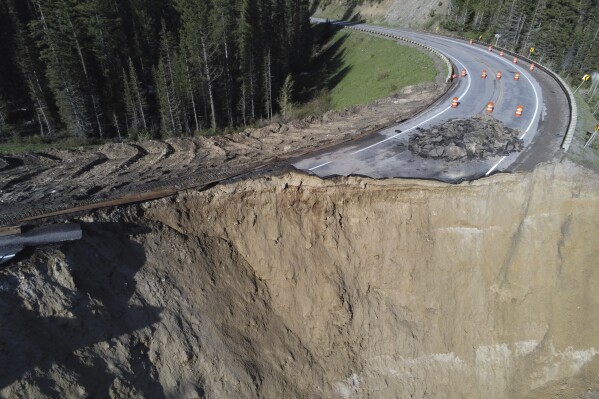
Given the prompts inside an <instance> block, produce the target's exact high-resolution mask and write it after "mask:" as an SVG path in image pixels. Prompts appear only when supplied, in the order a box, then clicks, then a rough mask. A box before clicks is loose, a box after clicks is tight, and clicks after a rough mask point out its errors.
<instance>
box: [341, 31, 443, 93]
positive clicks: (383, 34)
mask: <svg viewBox="0 0 599 399" xmlns="http://www.w3.org/2000/svg"><path fill="white" fill-rule="evenodd" d="M344 28H345V29H353V30H357V31H360V32H366V33H370V34H373V35H378V36H383V37H388V38H390V39H396V40H401V41H404V42H406V43H410V44H413V45H415V46H419V47H422V48H424V49H425V50H427V51H430V52H431V53H433V54H434V55H436V56H437V57H439V58H441V60H442V61H443V62H444V63H445V65H446V66H447V78H446V79H445V82H446V83H449V82H451V76H452V75H453V72H454V69H453V64H452V63H451V61H450V60H449V58H447V57H446V56H445V55H444V54H442V53H440V52H439V51H437V50H436V49H434V48H432V47H430V46H427V45H425V44H422V43H419V42H417V41H414V40H412V39H409V38H407V37H402V36H399V35H394V34H391V33H382V32H377V31H375V30H372V29H366V28H360V27H358V26H352V25H346V26H344Z"/></svg>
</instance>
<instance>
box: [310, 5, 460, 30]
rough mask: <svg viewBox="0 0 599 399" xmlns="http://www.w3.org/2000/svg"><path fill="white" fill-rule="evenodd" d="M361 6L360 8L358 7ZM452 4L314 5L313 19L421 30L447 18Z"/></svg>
mask: <svg viewBox="0 0 599 399" xmlns="http://www.w3.org/2000/svg"><path fill="white" fill-rule="evenodd" d="M355 3H361V4H355ZM449 3H450V2H449V1H439V0H422V1H419V0H407V1H406V0H381V1H362V2H357V1H356V2H351V1H346V0H329V1H319V0H316V1H314V2H313V7H314V10H315V12H314V16H315V17H321V18H331V19H342V20H352V19H364V20H366V21H368V22H378V23H386V24H391V25H397V26H403V27H413V28H416V27H422V26H423V25H424V24H426V22H427V21H428V20H430V19H432V18H434V17H435V16H440V15H447V7H448V5H449Z"/></svg>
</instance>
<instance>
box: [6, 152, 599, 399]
mask: <svg viewBox="0 0 599 399" xmlns="http://www.w3.org/2000/svg"><path fill="white" fill-rule="evenodd" d="M598 193H599V175H597V173H594V172H592V171H589V170H586V169H584V168H581V167H578V166H575V165H573V164H571V163H567V162H566V163H560V164H552V165H544V166H541V167H539V168H537V169H536V170H535V171H534V172H532V173H516V174H504V175H496V176H493V177H491V178H487V179H482V180H479V181H475V182H470V183H463V184H461V185H448V184H443V183H438V182H425V181H417V180H401V179H389V180H372V179H367V178H359V177H349V178H337V179H330V180H321V179H318V178H317V177H314V176H307V175H304V174H299V173H286V174H283V175H278V176H268V177H266V176H265V177H261V178H257V179H246V180H243V181H239V182H236V183H229V184H221V185H218V186H215V187H213V188H211V189H209V190H204V191H196V190H188V191H186V192H181V193H179V195H178V196H176V197H175V198H167V199H162V200H158V201H153V202H148V203H145V204H142V205H132V206H129V207H118V208H113V209H111V210H107V211H97V212H95V213H93V214H90V215H87V216H85V217H83V218H82V219H81V220H80V222H81V223H82V225H83V230H84V238H83V239H82V240H80V241H77V242H71V243H67V244H64V245H60V246H54V247H49V248H37V249H35V250H33V251H29V252H26V253H23V254H21V255H20V256H19V259H18V260H17V262H13V263H12V264H11V265H10V266H9V267H8V268H5V269H2V270H0V364H1V365H3V366H2V367H0V397H2V398H27V399H38V398H57V397H60V398H81V397H93V398H96V397H97V398H273V399H274V398H306V399H307V398H339V399H353V398H381V399H385V398H409V397H413V398H425V397H438V398H449V399H454V398H455V399H458V398H488V399H512V398H528V399H545V398H585V399H592V398H596V397H599V379H598V377H597V376H598V375H599V356H598V355H599V335H598V334H597V331H598V330H599V314H598V312H597V308H598V306H599V292H598V288H597V287H599V267H598V266H599V265H598V263H597V262H598V261H597V259H599V253H598V249H597V248H598V247H597V245H596V229H597V225H599V207H598V206H597V204H598V203H599V197H598Z"/></svg>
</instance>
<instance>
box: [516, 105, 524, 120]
mask: <svg viewBox="0 0 599 399" xmlns="http://www.w3.org/2000/svg"><path fill="white" fill-rule="evenodd" d="M522 111H524V107H523V106H522V105H518V106H517V107H516V117H520V116H522Z"/></svg>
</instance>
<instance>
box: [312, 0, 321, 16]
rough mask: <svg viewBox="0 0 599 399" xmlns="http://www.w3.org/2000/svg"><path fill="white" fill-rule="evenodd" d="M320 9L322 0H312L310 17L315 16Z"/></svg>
mask: <svg viewBox="0 0 599 399" xmlns="http://www.w3.org/2000/svg"><path fill="white" fill-rule="evenodd" d="M318 7H320V0H312V3H311V4H310V10H309V12H310V15H314V13H315V12H316V10H318Z"/></svg>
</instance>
